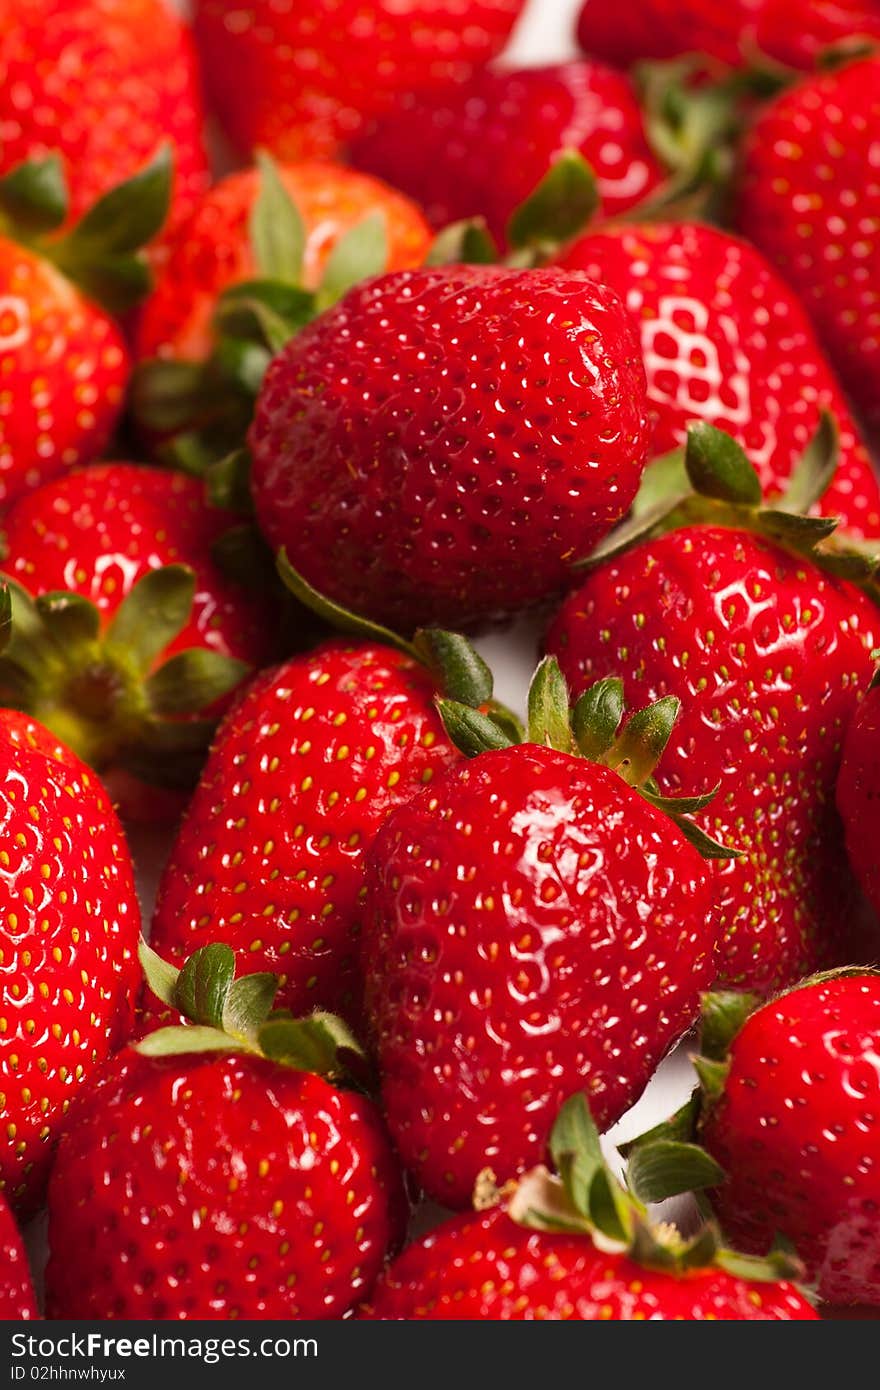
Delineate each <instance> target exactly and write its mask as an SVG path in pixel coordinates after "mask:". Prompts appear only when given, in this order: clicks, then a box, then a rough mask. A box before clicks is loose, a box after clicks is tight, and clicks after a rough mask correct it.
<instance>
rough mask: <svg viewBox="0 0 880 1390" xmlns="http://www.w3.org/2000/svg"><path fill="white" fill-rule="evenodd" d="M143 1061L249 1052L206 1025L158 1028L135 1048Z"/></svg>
mask: <svg viewBox="0 0 880 1390" xmlns="http://www.w3.org/2000/svg"><path fill="white" fill-rule="evenodd" d="M132 1046H133V1048H134V1051H135V1052H139V1053H140V1054H141V1056H142V1057H180V1056H186V1055H187V1053H197V1052H225V1053H234V1052H244V1051H246V1050H247V1049H246V1048H245V1047H244V1046H243V1045H242V1044H239V1043H237V1042H236V1041H235V1039H234V1038H231V1037H230V1036H229V1034H228V1033H224V1032H223V1030H222V1029H220V1028H210V1027H207V1026H206V1025H204V1024H188V1025H179V1024H176V1025H173V1026H171V1027H168V1028H157V1029H156V1031H155V1033H148V1034H147V1036H146V1037H145V1038H141V1040H140V1042H136V1043H133V1044H132Z"/></svg>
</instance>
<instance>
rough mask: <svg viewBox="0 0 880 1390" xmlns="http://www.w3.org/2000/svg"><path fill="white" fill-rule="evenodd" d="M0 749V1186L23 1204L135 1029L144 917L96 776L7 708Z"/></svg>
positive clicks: (29, 1202)
mask: <svg viewBox="0 0 880 1390" xmlns="http://www.w3.org/2000/svg"><path fill="white" fill-rule="evenodd" d="M0 755H2V762H3V769H2V790H0V801H2V806H3V825H4V834H3V848H2V850H0V896H2V903H0V920H2V927H0V961H2V967H3V990H2V996H0V1136H2V1144H0V1188H2V1189H3V1190H4V1191H5V1194H6V1197H7V1199H8V1200H9V1202H10V1203H11V1204H12V1206H13V1207H14V1208H15V1209H16V1210H18V1211H20V1212H22V1213H24V1214H27V1213H29V1212H30V1211H32V1210H33V1209H34V1208H35V1207H36V1206H37V1205H38V1204H39V1201H40V1199H41V1197H42V1194H43V1190H44V1186H45V1182H46V1178H47V1176H48V1171H49V1167H50V1164H51V1161H52V1149H53V1143H54V1140H55V1138H56V1136H57V1133H58V1127H59V1124H60V1123H61V1121H62V1119H63V1117H64V1114H65V1112H66V1111H67V1107H68V1105H69V1104H70V1101H71V1099H72V1098H73V1096H74V1095H75V1094H76V1093H77V1092H78V1091H79V1089H80V1087H81V1086H82V1084H83V1083H84V1082H89V1081H90V1080H91V1077H92V1074H93V1073H94V1071H95V1068H96V1067H97V1065H98V1064H99V1063H100V1062H101V1061H102V1060H103V1059H104V1058H105V1057H107V1056H108V1055H109V1054H110V1053H111V1052H113V1051H115V1049H116V1048H118V1047H119V1046H120V1045H121V1043H122V1042H123V1041H124V1039H125V1037H126V1036H127V1033H128V1031H129V1029H130V1027H131V1024H132V1017H133V1006H134V995H135V990H136V988H137V981H138V966H137V959H136V954H137V939H138V925H139V913H138V905H137V898H136V896H135V890H134V880H133V873H132V865H131V860H130V858H129V853H128V849H127V847H126V843H125V838H124V836H123V833H122V829H121V827H120V825H119V822H118V821H117V819H116V815H115V813H114V811H113V808H112V807H111V805H110V802H109V800H108V797H107V794H106V792H105V791H104V789H103V788H102V786H101V784H100V782H98V780H97V778H96V777H95V776H94V774H93V773H91V772H89V770H88V769H87V768H86V767H84V766H83V764H82V763H81V762H80V761H79V759H78V758H76V757H75V756H74V755H73V754H72V753H71V752H70V751H69V749H66V748H63V747H59V745H58V743H57V740H55V739H54V738H53V737H52V735H51V734H50V733H49V732H48V731H47V730H46V729H44V728H42V727H41V726H40V725H38V724H36V723H34V722H33V721H32V720H29V719H28V718H27V717H26V716H24V715H21V714H16V713H14V712H13V711H11V710H4V711H2V714H0Z"/></svg>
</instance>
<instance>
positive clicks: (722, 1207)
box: [636, 967, 880, 1305]
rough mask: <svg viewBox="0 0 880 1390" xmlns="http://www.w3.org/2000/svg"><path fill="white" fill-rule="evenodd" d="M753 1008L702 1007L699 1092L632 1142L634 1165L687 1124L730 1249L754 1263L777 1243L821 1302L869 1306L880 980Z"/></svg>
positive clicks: (821, 981) (820, 987) (828, 987)
mask: <svg viewBox="0 0 880 1390" xmlns="http://www.w3.org/2000/svg"><path fill="white" fill-rule="evenodd" d="M758 1005H759V1001H758V1000H757V999H756V998H754V997H753V996H749V995H730V994H722V995H709V996H708V998H707V999H706V1000H705V1001H704V1018H703V1045H702V1049H701V1051H702V1054H703V1055H702V1056H701V1057H699V1058H697V1059H696V1065H697V1070H698V1072H699V1075H700V1079H701V1082H702V1088H701V1090H700V1091H699V1092H698V1093H697V1095H696V1096H695V1098H694V1099H693V1100H692V1101H691V1102H690V1104H689V1105H688V1106H686V1107H685V1108H684V1109H683V1111H681V1112H680V1113H679V1114H678V1115H677V1116H675V1117H674V1118H673V1120H672V1121H670V1123H669V1125H665V1126H659V1127H658V1128H657V1129H656V1130H654V1131H652V1132H651V1133H650V1134H647V1135H644V1136H643V1137H642V1139H640V1140H638V1141H637V1143H636V1148H637V1150H638V1151H639V1162H641V1163H644V1164H646V1165H650V1164H651V1163H652V1162H654V1161H656V1158H657V1155H658V1154H660V1155H661V1157H662V1150H663V1148H664V1147H665V1145H666V1144H667V1142H668V1139H669V1137H670V1135H671V1136H672V1137H673V1138H675V1139H677V1138H679V1137H681V1136H684V1137H689V1136H690V1134H691V1133H692V1132H693V1129H694V1126H695V1125H696V1132H697V1135H698V1137H699V1140H700V1143H701V1144H702V1145H703V1146H704V1148H705V1150H706V1151H707V1152H708V1154H709V1155H711V1157H712V1158H713V1159H714V1160H715V1161H716V1162H717V1163H718V1164H719V1165H720V1168H721V1170H722V1171H721V1174H720V1178H719V1179H718V1180H716V1182H715V1183H713V1184H712V1192H711V1194H710V1195H711V1199H712V1203H713V1206H714V1208H715V1210H716V1211H717V1213H718V1216H719V1218H720V1220H721V1224H722V1226H723V1227H724V1230H725V1233H726V1234H727V1235H728V1236H730V1237H731V1239H733V1240H734V1241H736V1243H737V1244H738V1245H741V1246H742V1247H743V1248H744V1249H745V1250H760V1249H761V1248H763V1246H764V1245H766V1243H767V1241H768V1240H772V1239H774V1237H775V1236H776V1235H777V1234H778V1235H781V1236H783V1237H785V1238H786V1239H787V1240H788V1241H790V1242H793V1244H794V1246H795V1247H796V1248H797V1251H798V1254H799V1256H800V1257H801V1258H802V1259H803V1261H804V1264H805V1266H806V1270H807V1274H808V1277H809V1279H810V1281H811V1282H813V1283H814V1284H815V1285H816V1287H817V1290H818V1293H819V1295H820V1297H821V1298H822V1299H823V1300H825V1301H826V1302H828V1303H832V1304H841V1305H842V1304H872V1305H880V1231H878V1226H877V1208H878V1204H880V1116H878V1112H877V1104H876V1101H877V1095H878V1093H880V975H878V974H877V972H876V971H872V970H860V969H857V968H856V967H849V968H847V969H844V970H840V971H832V972H831V973H829V974H827V975H818V976H816V977H815V978H813V979H808V980H805V981H803V982H802V983H801V984H800V985H798V986H797V987H796V988H795V989H793V990H789V991H788V992H787V993H785V994H781V995H779V997H778V998H776V999H772V1000H770V1001H769V1002H768V1003H766V1004H764V1005H763V1006H762V1007H758ZM725 1175H726V1176H725ZM721 1178H723V1180H720V1179H721ZM678 1190H680V1188H679V1187H678V1186H677V1185H676V1184H674V1183H672V1184H670V1187H669V1191H670V1192H671V1193H674V1192H675V1191H678Z"/></svg>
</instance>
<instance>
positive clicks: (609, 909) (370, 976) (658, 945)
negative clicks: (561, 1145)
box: [363, 745, 716, 1208]
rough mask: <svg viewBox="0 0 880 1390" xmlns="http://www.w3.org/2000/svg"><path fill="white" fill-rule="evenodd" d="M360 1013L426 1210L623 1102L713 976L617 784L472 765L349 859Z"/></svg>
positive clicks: (634, 798)
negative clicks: (361, 858) (357, 888)
mask: <svg viewBox="0 0 880 1390" xmlns="http://www.w3.org/2000/svg"><path fill="white" fill-rule="evenodd" d="M367 882H368V889H367V904H366V910H365V928H364V941H363V963H364V974H365V979H366V1007H367V1014H368V1018H369V1023H370V1027H371V1030H372V1034H373V1039H374V1042H375V1047H376V1055H377V1058H378V1062H379V1069H380V1072H381V1075H382V1095H383V1100H384V1103H385V1108H386V1113H387V1118H388V1125H389V1128H390V1130H391V1133H392V1137H393V1138H394V1142H395V1145H396V1147H397V1149H398V1152H399V1153H400V1155H401V1157H402V1159H403V1161H404V1164H405V1165H406V1166H407V1167H408V1168H409V1169H410V1170H411V1171H412V1173H413V1174H414V1175H415V1177H416V1178H417V1179H418V1181H419V1182H420V1183H421V1185H422V1186H423V1187H424V1189H425V1191H426V1192H427V1193H428V1194H429V1196H431V1197H433V1198H434V1199H435V1200H436V1201H439V1202H442V1203H443V1204H444V1205H446V1206H452V1207H456V1208H462V1207H467V1206H468V1205H469V1203H470V1198H471V1194H472V1192H473V1188H474V1183H475V1181H476V1178H477V1176H478V1174H479V1173H480V1172H481V1171H482V1170H483V1169H484V1168H486V1167H489V1168H491V1169H492V1170H493V1171H494V1172H495V1173H496V1175H497V1177H498V1179H499V1181H501V1182H504V1181H506V1180H507V1179H508V1178H511V1177H513V1176H515V1175H516V1174H517V1173H519V1172H521V1171H523V1170H524V1169H525V1168H527V1167H529V1166H530V1165H532V1164H534V1163H536V1162H540V1161H541V1160H542V1158H543V1156H544V1151H545V1146H546V1143H547V1138H548V1135H549V1132H550V1129H551V1126H552V1124H553V1121H554V1119H555V1117H556V1114H557V1111H558V1110H559V1107H560V1105H561V1103H562V1102H563V1101H564V1100H566V1099H567V1098H568V1097H569V1096H570V1095H571V1094H572V1093H573V1092H575V1091H578V1090H585V1091H586V1093H587V1094H588V1096H589V1101H590V1107H591V1110H592V1112H593V1115H594V1116H595V1118H596V1123H597V1124H598V1125H599V1127H600V1129H605V1128H607V1127H608V1126H609V1125H611V1124H613V1123H614V1121H615V1120H617V1119H619V1117H620V1116H621V1115H622V1114H623V1112H624V1111H625V1110H627V1109H628V1108H629V1107H630V1105H632V1104H633V1102H634V1101H635V1100H636V1099H637V1097H638V1096H639V1095H640V1093H641V1091H642V1089H643V1088H644V1086H645V1085H646V1084H647V1082H648V1079H649V1078H650V1076H651V1073H652V1072H653V1071H654V1068H655V1067H656V1066H657V1064H658V1062H660V1060H661V1059H662V1057H663V1056H664V1055H665V1053H666V1052H667V1051H668V1050H669V1049H670V1047H671V1046H672V1045H673V1043H675V1042H676V1041H677V1039H678V1038H679V1037H680V1036H681V1035H682V1033H684V1032H685V1031H686V1030H687V1028H688V1027H689V1026H690V1024H691V1022H692V1021H693V1018H694V1015H695V1012H696V1010H697V1007H698V999H699V993H700V990H702V989H705V988H707V987H708V985H709V984H710V983H711V982H712V980H713V979H714V976H715V945H716V931H715V922H714V919H713V915H712V912H711V903H710V898H711V885H710V877H709V873H708V870H707V868H706V866H705V864H704V861H703V860H702V859H701V858H700V856H699V854H698V853H697V851H696V850H695V849H693V848H692V846H691V845H690V844H688V842H687V841H686V840H685V839H684V838H683V836H682V835H681V834H680V832H679V831H678V830H677V829H676V828H675V826H674V825H673V824H672V822H671V821H669V820H668V819H667V817H666V816H664V815H663V813H662V812H658V811H655V810H654V809H653V808H652V807H650V806H648V804H647V802H645V801H644V800H643V799H642V798H641V797H640V796H639V795H638V793H636V792H634V791H632V790H631V789H630V788H628V787H627V786H626V784H625V783H624V782H623V781H622V779H620V778H619V777H618V776H617V774H616V773H613V772H611V771H609V769H607V768H604V767H599V766H598V765H596V764H592V763H588V762H587V761H585V760H583V759H576V758H573V757H571V756H569V755H568V754H564V753H559V752H557V751H555V750H553V749H548V748H538V747H537V746H535V745H520V746H517V747H514V748H511V749H507V750H503V751H500V752H491V753H485V754H482V755H481V756H480V757H478V758H477V759H475V760H474V761H473V762H465V763H461V764H459V766H458V767H457V768H454V769H453V770H452V771H451V772H450V773H449V774H448V775H447V776H446V777H445V778H443V780H442V781H440V782H438V783H437V785H436V786H435V787H433V788H430V789H429V790H427V791H425V792H422V793H421V795H420V796H418V797H417V798H415V799H414V800H413V801H411V802H410V803H409V805H407V806H405V807H403V808H402V809H401V810H399V811H397V812H396V813H395V814H394V815H393V816H392V817H391V818H390V819H389V821H388V823H387V824H386V826H385V827H384V829H383V830H382V831H381V833H380V834H379V835H378V837H377V838H376V841H375V843H374V845H373V848H372V851H371V852H370V855H369V859H368V870H367Z"/></svg>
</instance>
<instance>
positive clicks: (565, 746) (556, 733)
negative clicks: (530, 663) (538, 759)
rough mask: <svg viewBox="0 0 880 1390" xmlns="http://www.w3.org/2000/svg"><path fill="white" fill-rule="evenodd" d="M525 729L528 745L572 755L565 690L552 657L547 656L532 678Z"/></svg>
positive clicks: (564, 684) (554, 659)
mask: <svg viewBox="0 0 880 1390" xmlns="http://www.w3.org/2000/svg"><path fill="white" fill-rule="evenodd" d="M527 728H528V739H529V742H530V743H537V744H540V745H541V746H542V747H545V748H558V749H559V750H560V751H561V752H563V753H570V752H571V749H572V733H571V724H570V722H569V712H568V686H567V685H566V682H565V677H564V676H563V674H562V671H561V670H560V669H559V662H558V661H557V660H556V658H555V656H546V657H545V658H544V660H543V661H542V662H541V664H540V666H539V667H538V669H537V671H536V672H535V674H534V676H533V677H532V683H531V685H530V686H529V708H528V726H527Z"/></svg>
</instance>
